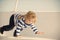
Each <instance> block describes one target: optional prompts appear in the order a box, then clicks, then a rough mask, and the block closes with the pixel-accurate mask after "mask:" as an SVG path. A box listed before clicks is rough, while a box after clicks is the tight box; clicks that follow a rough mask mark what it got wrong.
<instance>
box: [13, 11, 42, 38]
mask: <svg viewBox="0 0 60 40" xmlns="http://www.w3.org/2000/svg"><path fill="white" fill-rule="evenodd" d="M35 22H36V14H35V13H34V12H32V11H29V12H27V14H25V15H22V16H18V19H17V20H16V26H17V28H16V30H15V32H14V37H17V36H19V35H20V32H21V31H22V30H23V28H27V27H28V26H30V27H31V29H32V30H33V32H34V33H35V34H43V32H38V30H37V28H36V26H35V25H34V24H35Z"/></svg>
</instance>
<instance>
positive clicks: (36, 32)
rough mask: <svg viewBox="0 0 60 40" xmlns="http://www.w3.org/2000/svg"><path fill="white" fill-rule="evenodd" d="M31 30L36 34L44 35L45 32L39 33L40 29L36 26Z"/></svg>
mask: <svg viewBox="0 0 60 40" xmlns="http://www.w3.org/2000/svg"><path fill="white" fill-rule="evenodd" d="M31 29H32V30H33V32H34V33H35V34H44V32H39V31H38V29H37V28H36V26H34V25H32V28H31Z"/></svg>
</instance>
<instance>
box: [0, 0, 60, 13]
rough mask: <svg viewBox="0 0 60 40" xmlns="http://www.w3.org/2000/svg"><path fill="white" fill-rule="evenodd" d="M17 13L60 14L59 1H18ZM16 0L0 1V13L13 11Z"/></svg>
mask: <svg viewBox="0 0 60 40" xmlns="http://www.w3.org/2000/svg"><path fill="white" fill-rule="evenodd" d="M18 1H19V3H18V8H17V9H18V10H19V11H25V12H26V11H29V10H34V11H37V12H60V8H59V7H60V0H18ZM15 3H16V0H0V12H3V11H4V12H7V11H8V12H10V11H12V10H14V7H15Z"/></svg>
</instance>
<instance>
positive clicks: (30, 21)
mask: <svg viewBox="0 0 60 40" xmlns="http://www.w3.org/2000/svg"><path fill="white" fill-rule="evenodd" d="M25 23H27V24H33V23H34V19H26V20H25Z"/></svg>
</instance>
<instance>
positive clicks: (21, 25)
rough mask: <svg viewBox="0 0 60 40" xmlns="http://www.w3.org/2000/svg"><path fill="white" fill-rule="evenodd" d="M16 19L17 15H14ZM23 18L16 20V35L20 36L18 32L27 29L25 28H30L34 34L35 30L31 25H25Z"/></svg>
mask: <svg viewBox="0 0 60 40" xmlns="http://www.w3.org/2000/svg"><path fill="white" fill-rule="evenodd" d="M17 17H18V15H16V18H17ZM23 19H24V18H23V17H22V18H21V19H19V20H18V19H17V20H16V24H17V28H16V35H20V32H21V31H22V30H23V28H27V26H30V27H31V29H32V30H33V32H34V33H35V34H36V32H38V30H37V28H36V27H35V26H34V25H32V24H26V23H24V20H23Z"/></svg>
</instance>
